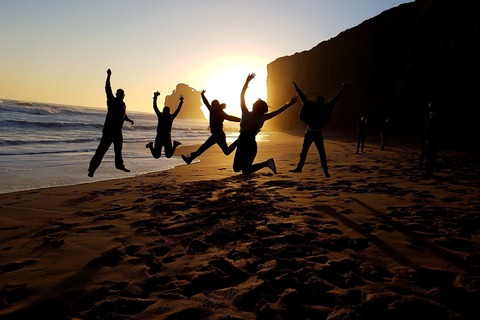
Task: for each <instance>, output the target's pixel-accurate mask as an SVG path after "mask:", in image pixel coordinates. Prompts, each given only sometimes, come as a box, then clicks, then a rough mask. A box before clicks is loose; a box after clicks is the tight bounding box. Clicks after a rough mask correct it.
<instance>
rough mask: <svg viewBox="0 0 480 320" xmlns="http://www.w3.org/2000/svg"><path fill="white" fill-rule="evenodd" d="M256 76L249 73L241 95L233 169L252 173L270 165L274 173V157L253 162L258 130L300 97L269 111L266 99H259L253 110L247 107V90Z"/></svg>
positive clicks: (275, 169) (275, 171)
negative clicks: (238, 134)
mask: <svg viewBox="0 0 480 320" xmlns="http://www.w3.org/2000/svg"><path fill="white" fill-rule="evenodd" d="M254 77H255V74H254V73H251V74H249V75H248V77H247V80H246V81H245V85H244V86H243V89H242V93H241V95H240V106H241V108H242V120H241V121H240V136H239V137H238V146H237V151H236V152H235V158H234V160H233V170H234V171H235V172H239V171H242V173H243V174H250V173H254V172H257V171H258V170H260V169H262V168H265V167H269V168H270V169H271V170H272V171H273V172H274V173H277V168H276V167H275V161H274V160H273V158H270V159H268V160H267V161H264V162H260V163H257V164H253V161H254V160H255V157H256V155H257V141H256V140H255V138H256V136H257V134H258V132H260V129H261V128H262V127H263V124H264V122H265V121H267V120H269V119H272V118H273V117H275V116H277V115H279V114H280V113H282V112H283V111H285V110H287V109H288V108H289V107H290V106H292V105H294V104H295V103H297V100H298V97H296V96H294V97H292V99H291V100H290V102H288V103H286V104H285V105H283V106H282V107H280V108H279V109H277V110H275V111H273V112H270V113H267V111H268V105H267V103H266V102H265V101H263V100H261V99H258V100H257V101H256V102H255V103H254V104H253V108H252V111H249V110H248V109H247V106H246V104H245V92H246V91H247V87H248V83H249V82H250V81H251V80H252V79H253V78H254Z"/></svg>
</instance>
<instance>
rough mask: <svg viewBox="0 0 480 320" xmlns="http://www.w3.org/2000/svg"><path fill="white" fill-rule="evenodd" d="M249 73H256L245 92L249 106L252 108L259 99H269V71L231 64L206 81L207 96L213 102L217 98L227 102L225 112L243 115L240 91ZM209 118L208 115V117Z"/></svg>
mask: <svg viewBox="0 0 480 320" xmlns="http://www.w3.org/2000/svg"><path fill="white" fill-rule="evenodd" d="M249 73H255V74H256V77H255V79H253V80H252V81H251V82H250V84H249V86H248V89H247V92H246V94H245V102H246V105H247V108H248V109H249V110H251V106H252V104H253V103H254V102H255V101H256V100H257V99H259V98H260V99H263V100H265V101H266V99H267V73H266V71H263V70H261V69H260V70H258V69H257V70H255V69H254V68H252V67H251V66H231V67H226V68H224V69H221V70H219V71H218V72H216V73H215V74H214V75H212V77H211V78H209V79H208V80H207V81H206V82H205V83H206V85H205V88H204V89H205V90H206V92H205V96H206V97H207V99H208V100H209V101H210V102H211V101H213V100H215V99H217V100H218V101H220V103H225V104H226V105H227V107H226V108H225V112H226V113H227V114H230V115H233V116H237V117H239V116H241V109H240V93H241V92H242V88H243V85H244V84H245V80H246V79H247V76H248V74H249ZM207 118H208V117H207Z"/></svg>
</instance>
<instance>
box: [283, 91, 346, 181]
mask: <svg viewBox="0 0 480 320" xmlns="http://www.w3.org/2000/svg"><path fill="white" fill-rule="evenodd" d="M293 86H294V88H295V91H296V92H297V94H298V96H299V97H300V99H301V100H302V102H303V106H302V109H301V110H300V120H302V121H303V122H305V123H306V124H307V132H305V136H304V139H303V146H302V151H301V152H300V160H299V162H298V164H297V167H296V168H295V169H293V170H290V172H302V169H303V166H304V165H305V160H306V159H307V154H308V149H310V146H311V145H312V142H314V143H315V146H316V147H317V150H318V153H319V154H320V163H321V165H322V168H323V172H324V173H325V176H326V177H327V178H329V177H330V173H329V172H328V165H327V153H326V151H325V145H324V142H323V133H322V128H323V126H324V125H325V124H327V123H328V121H330V118H331V117H332V112H333V108H334V107H335V104H336V103H337V102H338V100H340V98H341V97H342V95H343V93H344V92H345V84H343V85H342V89H341V90H340V91H339V92H338V93H337V94H336V95H335V97H334V98H333V99H332V100H331V101H330V102H329V103H326V102H325V98H324V97H323V96H318V97H317V99H316V100H315V101H313V100H308V99H307V96H306V95H305V94H304V93H303V92H302V90H300V88H299V87H298V86H297V84H296V83H295V82H293Z"/></svg>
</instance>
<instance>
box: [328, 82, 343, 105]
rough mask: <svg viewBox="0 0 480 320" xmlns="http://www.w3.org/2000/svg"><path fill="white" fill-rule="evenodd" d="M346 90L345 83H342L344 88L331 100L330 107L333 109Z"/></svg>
mask: <svg viewBox="0 0 480 320" xmlns="http://www.w3.org/2000/svg"><path fill="white" fill-rule="evenodd" d="M344 92H345V84H342V89H340V91H338V93H337V94H336V95H335V97H333V99H332V101H330V107H331V108H332V109H333V107H334V106H335V104H336V103H337V102H338V100H340V98H341V97H342V95H343V93H344Z"/></svg>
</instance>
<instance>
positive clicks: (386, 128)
mask: <svg viewBox="0 0 480 320" xmlns="http://www.w3.org/2000/svg"><path fill="white" fill-rule="evenodd" d="M389 133H390V122H389V121H388V119H385V121H384V122H383V123H382V127H381V130H380V138H381V139H382V142H381V144H380V150H385V143H387V138H388V134H389Z"/></svg>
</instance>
